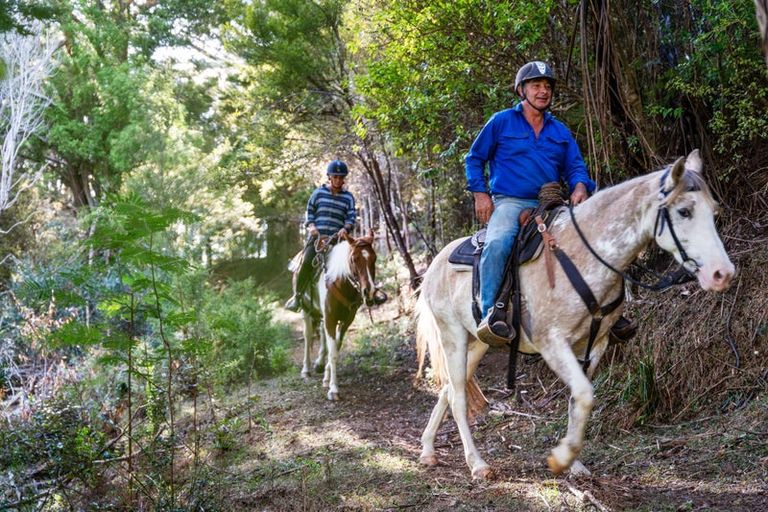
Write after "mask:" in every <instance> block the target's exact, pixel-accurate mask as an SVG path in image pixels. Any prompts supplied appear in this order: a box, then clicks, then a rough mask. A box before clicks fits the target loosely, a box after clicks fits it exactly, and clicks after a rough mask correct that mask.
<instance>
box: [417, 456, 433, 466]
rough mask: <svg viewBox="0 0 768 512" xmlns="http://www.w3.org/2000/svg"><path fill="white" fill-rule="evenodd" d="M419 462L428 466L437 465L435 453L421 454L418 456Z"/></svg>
mask: <svg viewBox="0 0 768 512" xmlns="http://www.w3.org/2000/svg"><path fill="white" fill-rule="evenodd" d="M419 462H421V463H422V464H424V465H425V466H429V467H432V466H437V455H435V454H434V453H433V454H432V455H422V456H421V457H419Z"/></svg>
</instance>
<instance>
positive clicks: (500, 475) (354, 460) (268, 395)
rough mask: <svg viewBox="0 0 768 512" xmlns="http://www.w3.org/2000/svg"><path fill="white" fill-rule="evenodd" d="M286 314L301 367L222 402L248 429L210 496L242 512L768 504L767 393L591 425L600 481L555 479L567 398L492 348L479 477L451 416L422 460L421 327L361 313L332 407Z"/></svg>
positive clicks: (588, 457) (425, 409) (425, 398)
mask: <svg viewBox="0 0 768 512" xmlns="http://www.w3.org/2000/svg"><path fill="white" fill-rule="evenodd" d="M282 314H283V315H284V318H282V320H285V321H288V322H290V323H292V324H293V325H295V326H296V328H297V333H296V349H295V352H294V359H295V362H296V365H297V370H296V372H294V373H292V374H291V375H287V376H283V377H280V378H276V379H272V380H269V381H264V382H261V383H258V384H257V385H256V386H255V387H254V388H252V389H251V391H250V397H249V395H248V394H247V393H246V392H245V390H243V392H242V393H240V394H233V395H232V396H231V397H230V399H229V402H228V403H227V404H226V406H225V407H226V408H228V410H229V414H228V418H230V419H231V420H233V422H234V423H233V424H236V425H237V426H238V427H237V428H236V429H235V430H234V431H233V432H232V433H231V435H232V437H231V439H230V442H229V443H226V442H223V441H222V440H220V443H219V446H220V448H221V449H218V450H214V451H212V452H211V454H210V457H211V458H210V459H209V460H210V467H212V468H216V471H217V473H218V476H219V478H216V479H214V480H215V481H217V482H219V483H218V484H216V486H215V488H212V489H209V492H211V493H213V494H216V495H217V497H216V499H215V500H216V501H217V502H218V503H219V504H221V503H224V504H225V505H226V506H227V507H228V508H231V509H232V510H262V511H283V510H286V511H288V510H291V511H294V510H296V511H325V510H345V511H358V510H359V511H368V510H377V511H378V510H392V511H395V510H414V511H443V510H446V511H447V510H450V511H461V510H472V511H474V510H478V511H491V510H534V511H545V510H547V511H549V510H603V511H604V510H633V511H634V510H637V511H667V510H669V511H689V510H723V511H726V510H727V511H742V510H743V511H761V510H768V484H767V483H766V477H767V476H768V443H767V442H766V441H767V437H768V423H767V422H766V416H767V414H768V413H767V412H766V411H767V410H768V403H767V402H766V400H765V397H763V399H761V400H755V401H753V402H752V403H751V404H750V405H749V406H747V407H746V408H745V409H743V410H741V411H739V412H738V414H737V415H735V414H731V415H730V416H725V415H723V416H720V415H718V416H714V417H712V416H710V417H702V418H698V419H694V420H693V421H688V422H687V423H683V424H675V425H655V426H648V425H646V426H643V427H633V428H631V429H629V430H625V429H622V428H619V427H617V426H615V425H605V424H601V422H600V421H599V419H597V420H593V421H592V423H590V427H589V428H588V434H587V440H586V443H585V448H584V451H583V452H582V455H581V460H582V462H583V463H584V464H585V465H586V466H587V467H588V468H589V469H590V470H591V472H592V476H591V477H581V478H573V477H568V476H562V477H553V476H552V474H551V473H550V472H549V471H548V469H547V467H546V463H545V460H546V457H547V455H548V454H549V450H550V449H551V448H552V447H554V446H555V444H556V441H557V440H558V439H559V437H560V436H561V435H562V433H563V432H564V430H565V428H566V415H567V403H566V402H567V400H566V397H567V394H566V393H565V390H564V389H563V387H562V385H560V384H559V383H556V382H555V381H554V380H552V381H551V383H550V384H548V385H547V386H548V389H545V385H544V384H543V383H542V381H541V379H538V378H533V377H527V376H526V375H525V373H526V368H529V367H530V366H531V365H536V364H538V365H541V364H543V363H541V362H531V361H526V360H524V359H523V360H521V362H520V363H519V366H520V371H521V373H522V374H523V375H522V377H521V378H520V380H519V383H520V384H519V386H518V389H519V390H521V391H526V390H530V394H529V395H526V393H522V394H518V395H517V398H515V397H508V396H507V393H506V392H504V391H502V390H503V388H504V384H503V383H504V382H505V381H506V375H505V371H506V361H507V358H508V353H507V352H503V351H500V350H499V351H494V350H492V351H489V353H488V354H487V355H486V357H485V359H484V360H483V362H482V363H481V365H480V367H479V369H478V372H477V373H478V377H479V379H480V382H481V387H482V389H483V390H484V392H485V393H486V396H487V398H488V399H489V401H490V408H489V410H488V411H487V413H486V414H484V415H483V416H481V417H480V418H478V419H477V422H476V424H475V425H474V426H473V432H474V438H475V442H476V444H477V446H478V448H479V450H480V452H481V453H482V454H483V457H484V458H485V460H486V462H488V463H489V464H490V465H491V466H492V468H493V470H494V473H495V476H494V478H493V479H491V480H488V481H473V480H472V478H471V475H470V471H469V469H468V468H467V465H466V463H465V462H464V456H463V451H462V445H461V441H460V439H459V435H458V431H457V430H456V426H455V423H454V422H453V421H452V420H451V419H450V417H449V419H448V420H447V421H445V422H444V423H443V425H442V426H441V428H440V431H439V434H438V438H437V443H436V446H437V449H438V456H439V459H440V463H439V465H437V466H435V467H425V466H422V465H420V464H419V452H420V448H421V445H420V440H419V438H420V436H421V432H422V430H423V428H424V427H425V425H426V422H427V419H428V417H429V414H430V411H431V409H432V407H433V406H434V404H435V401H436V394H435V392H434V390H432V389H430V387H429V386H428V384H426V382H425V381H422V382H420V383H418V384H414V382H413V376H414V374H415V370H416V362H415V354H414V349H413V339H412V336H411V337H410V338H409V337H408V336H406V337H403V336H402V335H394V334H393V333H395V332H408V331H407V329H404V327H403V326H405V325H407V318H404V317H401V318H398V317H396V314H395V313H387V311H376V312H374V320H375V321H376V323H375V325H372V324H371V322H370V320H369V318H368V315H367V314H366V313H364V312H363V313H362V314H359V315H358V319H357V321H356V323H355V326H354V328H353V330H352V331H351V332H350V335H349V343H347V344H346V346H345V347H344V348H343V349H342V353H341V354H342V355H341V358H342V359H341V363H340V365H339V386H340V395H341V398H340V400H338V401H335V402H329V401H328V400H327V399H326V395H325V390H324V389H323V388H322V386H321V380H322V376H321V375H317V376H314V377H313V378H312V379H311V380H310V381H309V382H304V381H303V380H302V379H301V377H300V376H299V375H298V368H299V367H300V363H301V351H302V341H301V337H300V332H299V331H298V329H299V326H300V322H299V317H298V315H293V314H291V313H287V312H285V313H282ZM398 325H399V326H400V328H397V326H398ZM532 373H533V372H532ZM534 390H536V391H537V392H536V393H535V394H536V396H537V399H536V400H527V399H526V398H525V397H526V396H533V395H534ZM597 395H598V400H599V395H600V394H599V390H598V394H597ZM599 409H600V405H599V404H597V405H596V411H599ZM248 418H250V421H249V420H248ZM249 424H250V427H248V425H249ZM222 482H223V483H222ZM211 497H212V496H211Z"/></svg>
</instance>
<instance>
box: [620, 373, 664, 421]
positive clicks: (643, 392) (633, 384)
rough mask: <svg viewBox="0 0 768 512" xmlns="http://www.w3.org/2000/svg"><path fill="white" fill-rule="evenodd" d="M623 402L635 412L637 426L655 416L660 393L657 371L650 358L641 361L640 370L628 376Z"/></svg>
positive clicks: (622, 397) (622, 392)
mask: <svg viewBox="0 0 768 512" xmlns="http://www.w3.org/2000/svg"><path fill="white" fill-rule="evenodd" d="M621 399H622V401H623V402H625V403H627V404H630V406H631V407H632V409H633V410H634V413H633V418H634V423H635V424H636V425H642V424H643V423H645V422H646V421H647V420H648V419H650V418H651V417H652V416H653V412H654V411H655V410H656V407H657V406H658V404H659V400H660V397H659V391H658V389H657V386H656V369H655V366H654V364H653V360H652V359H650V358H647V359H643V360H641V361H640V363H639V366H638V368H637V369H636V370H635V371H634V372H632V373H629V374H628V375H627V380H626V382H625V383H624V387H623V390H622V391H621Z"/></svg>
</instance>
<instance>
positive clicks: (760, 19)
mask: <svg viewBox="0 0 768 512" xmlns="http://www.w3.org/2000/svg"><path fill="white" fill-rule="evenodd" d="M755 14H756V16H757V24H758V26H759V27H760V39H761V40H762V44H763V56H764V57H765V64H766V66H768V0H755Z"/></svg>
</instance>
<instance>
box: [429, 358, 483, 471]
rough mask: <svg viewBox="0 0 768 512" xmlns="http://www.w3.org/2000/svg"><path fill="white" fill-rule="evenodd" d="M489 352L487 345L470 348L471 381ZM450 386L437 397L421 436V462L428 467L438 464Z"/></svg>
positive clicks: (469, 371) (468, 364)
mask: <svg viewBox="0 0 768 512" xmlns="http://www.w3.org/2000/svg"><path fill="white" fill-rule="evenodd" d="M487 350H488V345H486V344H485V343H473V344H471V345H470V347H469V351H468V352H467V376H468V378H469V379H471V378H472V376H473V375H474V374H475V370H476V369H477V365H478V364H479V363H480V359H482V357H483V355H485V352H486V351H487ZM449 388H450V385H449V384H447V383H446V384H445V385H444V386H443V387H442V389H441V390H440V392H439V394H438V396H437V403H436V404H435V407H434V409H432V414H431V415H430V416H429V422H428V423H427V427H426V428H425V429H424V433H423V434H422V435H421V446H422V448H421V455H420V456H419V461H421V463H422V464H424V465H426V466H434V465H436V464H437V454H436V453H435V436H436V435H437V430H438V428H440V424H441V423H442V422H443V420H444V419H445V416H446V412H447V410H448V392H449Z"/></svg>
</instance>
